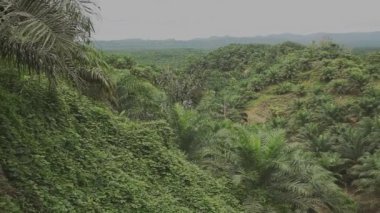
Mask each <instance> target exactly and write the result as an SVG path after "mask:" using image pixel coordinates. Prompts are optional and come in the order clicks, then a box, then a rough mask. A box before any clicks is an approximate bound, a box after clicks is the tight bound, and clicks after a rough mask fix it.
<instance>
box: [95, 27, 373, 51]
mask: <svg viewBox="0 0 380 213" xmlns="http://www.w3.org/2000/svg"><path fill="white" fill-rule="evenodd" d="M321 40H331V41H333V42H335V43H338V44H341V45H343V46H346V47H348V48H380V31H379V32H356V33H315V34H309V35H296V34H278V35H269V36H256V37H241V38H238V37H228V36H227V37H210V38H199V39H193V40H175V39H168V40H142V39H126V40H114V41H95V45H96V47H98V48H100V49H103V50H107V51H108V50H114V51H115V50H129V51H133V50H157V49H183V48H192V49H216V48H219V47H222V46H226V45H228V44H233V43H238V44H255V43H263V44H278V43H281V42H284V41H293V42H297V43H302V44H310V43H312V42H313V41H316V42H318V41H321Z"/></svg>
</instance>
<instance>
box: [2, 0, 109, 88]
mask: <svg viewBox="0 0 380 213" xmlns="http://www.w3.org/2000/svg"><path fill="white" fill-rule="evenodd" d="M96 11H97V6H96V4H95V3H93V2H92V1H91V0H33V1H30V0H0V21H1V22H0V31H1V34H0V59H2V60H5V61H7V62H10V63H11V64H13V65H17V67H19V68H21V69H23V70H25V69H26V70H28V71H29V72H31V73H34V74H45V75H46V76H47V78H48V79H49V82H50V83H53V84H54V83H56V79H57V77H64V78H66V79H69V80H71V81H73V82H75V83H76V85H78V86H80V85H83V83H85V82H93V81H95V82H98V83H100V84H101V85H102V86H105V87H106V88H110V81H109V80H108V79H107V78H106V77H105V75H104V74H103V73H102V72H101V71H100V70H99V67H96V66H95V67H94V64H93V63H92V59H93V57H94V56H95V54H93V53H94V51H93V50H91V49H90V48H89V47H87V46H86V44H88V42H89V39H90V36H91V33H92V32H93V31H94V28H93V24H92V21H91V17H93V16H94V15H95V14H97V12H96Z"/></svg>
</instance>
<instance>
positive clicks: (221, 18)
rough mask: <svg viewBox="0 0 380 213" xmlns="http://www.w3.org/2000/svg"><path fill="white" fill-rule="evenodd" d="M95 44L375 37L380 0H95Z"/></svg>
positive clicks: (378, 26) (379, 26) (378, 21)
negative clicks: (97, 17)
mask: <svg viewBox="0 0 380 213" xmlns="http://www.w3.org/2000/svg"><path fill="white" fill-rule="evenodd" d="M99 5H100V7H101V19H100V20H97V21H96V35H95V38H96V39H101V40H113V39H127V38H142V39H171V38H174V39H180V40H187V39H192V38H200V37H210V36H226V35H228V36H238V37H243V36H256V35H268V34H279V33H296V34H308V33H314V32H356V31H380V0H101V1H100V2H99Z"/></svg>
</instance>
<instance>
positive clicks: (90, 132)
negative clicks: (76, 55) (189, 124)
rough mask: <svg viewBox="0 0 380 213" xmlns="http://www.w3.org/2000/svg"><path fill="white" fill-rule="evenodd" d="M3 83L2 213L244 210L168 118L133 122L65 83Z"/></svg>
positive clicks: (0, 111)
mask: <svg viewBox="0 0 380 213" xmlns="http://www.w3.org/2000/svg"><path fill="white" fill-rule="evenodd" d="M0 79H1V84H0V100H1V101H0V186H1V187H0V211H5V212H234V211H238V209H239V207H238V204H237V201H236V200H235V198H234V197H232V196H231V195H230V194H229V192H228V189H227V188H226V185H225V182H222V181H218V180H216V179H213V178H211V177H210V176H209V175H208V174H207V173H205V172H203V171H201V170H200V169H199V168H197V166H195V165H192V164H191V163H189V162H187V161H186V160H185V157H184V155H183V154H181V152H179V151H178V149H177V148H176V146H175V144H174V142H173V137H174V135H173V133H172V130H171V129H170V127H168V125H167V124H166V123H165V122H164V121H155V122H148V123H140V122H132V121H129V120H127V119H126V118H121V117H118V116H115V115H114V113H112V112H111V111H110V110H108V109H107V107H105V106H102V105H100V104H98V103H95V102H93V101H90V100H88V99H87V98H85V97H83V96H81V95H78V94H77V92H74V91H73V90H71V89H69V88H67V87H65V86H62V87H60V88H59V89H58V90H57V91H56V92H52V91H51V90H49V89H48V88H46V87H45V86H43V85H45V84H44V83H43V84H42V86H41V82H38V81H33V80H28V81H19V80H16V79H17V78H16V79H14V78H13V76H11V77H9V75H5V74H2V76H1V78H0Z"/></svg>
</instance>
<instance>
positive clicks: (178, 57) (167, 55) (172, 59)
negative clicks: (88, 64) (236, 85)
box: [106, 49, 208, 68]
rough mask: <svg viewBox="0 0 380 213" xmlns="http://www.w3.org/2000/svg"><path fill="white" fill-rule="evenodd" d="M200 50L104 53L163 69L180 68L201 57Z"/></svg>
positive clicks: (204, 52) (202, 52) (201, 51)
mask: <svg viewBox="0 0 380 213" xmlns="http://www.w3.org/2000/svg"><path fill="white" fill-rule="evenodd" d="M207 52H208V51H207V50H202V49H157V50H135V51H133V50H129V49H128V50H121V51H106V54H107V55H117V56H126V57H129V58H132V59H133V60H134V61H136V62H137V63H138V64H143V65H154V66H158V67H163V68H181V67H182V66H183V65H184V64H185V63H186V62H187V61H188V60H189V58H195V57H200V56H203V55H205V54H206V53H207Z"/></svg>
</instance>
